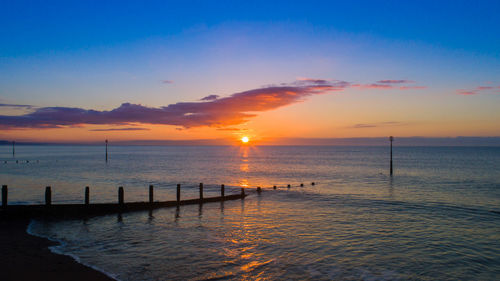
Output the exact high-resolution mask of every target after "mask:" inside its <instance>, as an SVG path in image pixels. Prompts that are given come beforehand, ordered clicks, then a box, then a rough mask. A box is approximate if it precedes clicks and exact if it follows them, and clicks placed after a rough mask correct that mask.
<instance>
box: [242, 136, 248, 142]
mask: <svg viewBox="0 0 500 281" xmlns="http://www.w3.org/2000/svg"><path fill="white" fill-rule="evenodd" d="M249 141H250V139H249V138H248V137H242V138H241V142H242V143H248V142H249Z"/></svg>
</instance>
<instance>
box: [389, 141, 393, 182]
mask: <svg viewBox="0 0 500 281" xmlns="http://www.w3.org/2000/svg"><path fill="white" fill-rule="evenodd" d="M389 141H390V142H391V168H390V169H391V176H392V142H393V141H394V137H393V136H390V137H389Z"/></svg>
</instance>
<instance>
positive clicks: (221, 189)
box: [220, 184, 225, 197]
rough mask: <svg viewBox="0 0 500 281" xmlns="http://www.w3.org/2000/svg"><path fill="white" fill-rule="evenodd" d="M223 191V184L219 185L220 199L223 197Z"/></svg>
mask: <svg viewBox="0 0 500 281" xmlns="http://www.w3.org/2000/svg"><path fill="white" fill-rule="evenodd" d="M224 189H225V188H224V185H223V184H221V185H220V196H221V197H224V191H225V190H224Z"/></svg>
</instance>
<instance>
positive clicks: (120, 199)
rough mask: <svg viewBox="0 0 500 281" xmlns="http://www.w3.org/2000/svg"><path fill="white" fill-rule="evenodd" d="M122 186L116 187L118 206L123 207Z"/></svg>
mask: <svg viewBox="0 0 500 281" xmlns="http://www.w3.org/2000/svg"><path fill="white" fill-rule="evenodd" d="M123 197H124V196H123V186H120V187H118V204H120V205H123Z"/></svg>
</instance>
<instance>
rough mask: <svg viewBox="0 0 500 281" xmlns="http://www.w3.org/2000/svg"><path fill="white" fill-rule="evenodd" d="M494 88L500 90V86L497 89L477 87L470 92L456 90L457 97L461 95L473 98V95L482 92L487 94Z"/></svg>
mask: <svg viewBox="0 0 500 281" xmlns="http://www.w3.org/2000/svg"><path fill="white" fill-rule="evenodd" d="M495 88H497V89H500V86H498V87H493V86H477V87H475V88H474V89H472V90H465V89H458V90H456V92H455V93H456V94H457V95H463V96H473V95H478V94H480V93H482V92H485V91H486V92H488V91H491V90H494V89H495Z"/></svg>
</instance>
